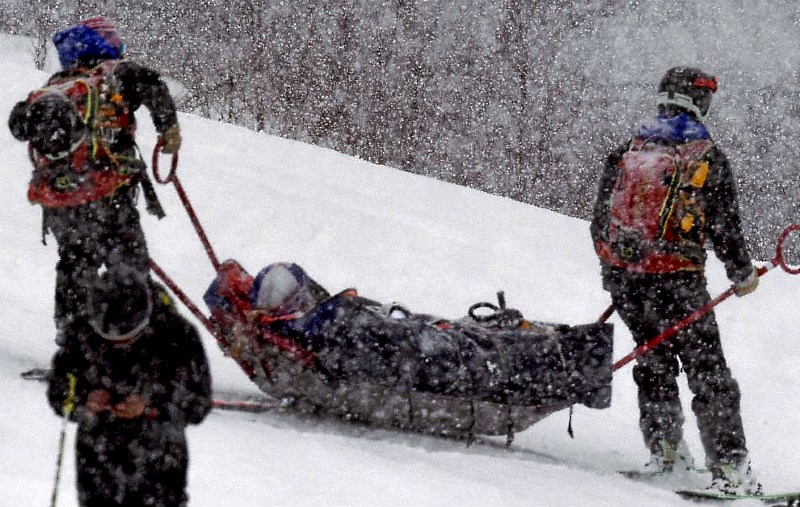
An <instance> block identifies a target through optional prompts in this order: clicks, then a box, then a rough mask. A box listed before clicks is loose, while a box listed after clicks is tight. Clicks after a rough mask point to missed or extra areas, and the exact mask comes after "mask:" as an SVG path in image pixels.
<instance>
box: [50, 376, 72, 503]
mask: <svg viewBox="0 0 800 507" xmlns="http://www.w3.org/2000/svg"><path fill="white" fill-rule="evenodd" d="M67 380H68V382H69V393H68V394H67V399H66V400H64V404H63V405H62V407H61V415H62V416H63V419H64V421H63V422H62V423H61V435H60V436H59V438H58V457H56V477H55V480H54V481H53V494H52V495H50V507H56V502H57V501H58V483H59V482H61V464H62V463H63V462H64V441H65V440H66V438H67V421H68V420H69V416H70V415H71V414H72V411H73V410H74V409H75V389H76V387H77V385H78V378H77V377H76V376H75V375H73V374H72V373H67Z"/></svg>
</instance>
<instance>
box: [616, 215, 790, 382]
mask: <svg viewBox="0 0 800 507" xmlns="http://www.w3.org/2000/svg"><path fill="white" fill-rule="evenodd" d="M799 230H800V224H792V225H790V226H788V227H786V228H785V229H784V230H783V232H781V234H780V236H778V244H777V246H776V247H775V257H774V258H773V259H772V260H771V261H770V262H769V263H768V264H767V265H766V266H761V267H759V268H758V269H757V270H756V274H757V275H758V276H759V277H762V276H764V275H765V274H766V273H767V272H769V271H770V270H771V269H772V268H774V267H776V266H780V267H781V269H783V270H784V271H785V272H787V273H789V274H790V275H796V274H798V273H800V267H798V268H791V267H789V265H787V264H786V259H785V258H784V255H783V244H784V242H785V241H786V238H787V237H788V236H789V234H791V233H792V232H794V231H799ZM735 292H736V289H735V287H733V286H731V287H730V288H729V289H728V290H726V291H725V292H723V293H722V294H720V295H719V296H717V297H715V298H714V299H712V300H711V301H710V302H708V303H707V304H705V305H703V306H701V307H700V308H698V309H697V310H695V311H693V312H692V313H690V314H689V315H687V316H686V317H684V318H683V319H681V320H680V321H678V322H677V323H675V324H673V325H672V326H670V327H668V328H667V329H665V330H664V331H662V332H661V334H659V335H658V336H656V337H655V338H653V339H652V340H650V341H648V342H646V343H645V344H643V345H640V346H639V347H636V349H634V350H633V352H631V353H630V354H628V355H626V356H625V357H623V358H622V359H620V360H619V361H617V362H616V363H614V366H613V371H617V370H618V369H620V368H622V367H623V366H625V365H626V364H628V363H629V362H631V361H632V360H634V359H636V358H637V357H640V356H642V355H644V354H646V353H647V352H648V351H649V350H651V349H652V348H653V347H655V346H656V345H658V344H659V343H661V342H663V341H664V340H667V339H669V338H671V337H672V336H674V335H675V334H676V333H677V332H678V331H680V330H681V329H683V328H685V327H686V326H688V325H689V324H691V323H692V322H694V321H696V320H697V319H699V318H700V317H702V316H704V315H705V314H707V313H708V312H710V311H711V310H712V309H713V308H714V307H715V306H717V305H718V304H720V303H722V302H723V301H725V300H726V299H728V298H729V297H731V296H732V295H733V294H734V293H735ZM612 308H613V307H612ZM609 315H610V313H609Z"/></svg>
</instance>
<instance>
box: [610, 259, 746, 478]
mask: <svg viewBox="0 0 800 507" xmlns="http://www.w3.org/2000/svg"><path fill="white" fill-rule="evenodd" d="M604 283H605V287H606V289H607V290H609V291H610V292H611V297H612V300H613V303H614V307H615V308H616V310H617V312H618V313H619V315H620V317H621V318H622V320H623V321H624V322H625V324H626V325H627V326H628V328H629V329H630V331H631V334H632V335H633V338H634V340H635V341H636V343H637V345H642V344H644V343H646V342H647V341H649V340H651V339H652V338H655V337H656V336H658V335H659V334H660V333H661V332H662V331H664V330H665V329H667V328H668V327H670V326H671V325H672V324H674V323H676V322H678V321H679V320H681V319H682V318H683V317H685V316H687V315H688V314H690V313H691V312H693V311H694V310H696V309H697V308H700V307H701V306H703V305H705V304H706V303H708V302H709V301H710V297H709V295H708V292H707V290H706V282H705V277H704V275H703V274H702V273H698V272H679V273H668V274H657V275H653V274H635V273H627V272H624V271H622V270H617V269H609V270H607V271H606V272H605V273H604ZM679 361H680V363H679ZM681 366H682V367H683V371H685V372H686V376H687V380H688V384H689V389H690V390H691V391H692V393H693V394H694V398H693V399H692V410H693V412H694V414H695V416H696V418H697V424H698V427H699V430H700V437H701V440H702V443H703V447H704V449H705V454H706V464H707V466H709V467H712V468H713V467H715V466H716V465H720V464H733V465H738V464H740V463H741V462H742V461H743V460H745V459H746V456H747V447H746V442H745V437H744V431H743V428H742V419H741V415H740V409H739V400H740V393H739V386H738V384H737V382H736V380H734V379H733V377H732V376H731V371H730V369H729V368H728V365H727V363H726V361H725V356H724V354H723V352H722V344H721V341H720V336H719V328H718V327H717V322H716V319H715V317H714V313H713V312H710V313H708V314H707V315H705V316H704V317H702V318H700V319H699V320H697V321H695V322H694V323H693V324H690V325H689V326H687V327H686V328H684V329H683V330H682V331H681V332H679V333H677V334H676V335H675V336H673V337H672V338H670V339H668V340H667V341H664V342H662V343H661V344H659V345H658V346H657V347H656V348H654V349H653V350H651V351H650V352H648V353H646V354H645V355H644V356H642V357H641V358H639V359H638V363H637V364H636V366H635V367H634V369H633V376H634V380H635V382H636V385H637V386H638V388H639V410H640V421H639V423H640V427H641V430H642V434H643V436H644V440H645V443H646V445H647V446H648V448H649V449H650V450H651V452H655V451H657V449H658V447H657V446H658V442H659V441H660V440H662V439H663V440H666V441H667V442H669V443H671V444H672V445H677V443H678V442H679V441H680V440H681V438H682V437H683V422H684V416H683V411H682V409H681V402H680V398H679V393H678V384H677V380H676V379H677V376H678V374H679V372H680V368H681Z"/></svg>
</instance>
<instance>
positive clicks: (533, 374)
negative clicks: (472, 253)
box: [203, 260, 612, 437]
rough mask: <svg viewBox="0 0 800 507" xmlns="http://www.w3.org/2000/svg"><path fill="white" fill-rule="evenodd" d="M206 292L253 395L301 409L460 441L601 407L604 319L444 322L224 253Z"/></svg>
mask: <svg viewBox="0 0 800 507" xmlns="http://www.w3.org/2000/svg"><path fill="white" fill-rule="evenodd" d="M203 299H204V301H205V302H206V304H207V306H208V307H209V309H210V310H211V319H210V322H211V324H212V327H213V328H214V331H215V334H217V335H218V336H221V337H222V338H223V340H219V343H220V344H221V346H222V348H223V350H224V352H225V353H226V354H227V355H229V356H230V357H232V358H233V359H234V360H236V361H237V363H238V364H239V366H240V367H241V368H242V369H243V370H244V371H245V372H246V373H247V374H248V376H249V377H250V378H251V379H252V380H253V382H255V383H256V384H257V385H258V387H259V388H260V389H261V390H262V391H264V392H265V393H267V394H269V395H271V396H274V397H276V398H281V399H293V400H294V402H295V406H297V407H299V408H301V409H303V410H308V411H310V412H322V413H326V414H332V415H336V416H340V417H342V418H346V419H354V420H358V421H362V422H365V423H367V424H373V425H378V426H395V427H399V428H403V429H412V430H415V431H421V432H425V433H434V434H442V435H449V436H464V437H468V436H470V435H480V434H483V435H508V436H510V435H512V434H513V432H514V431H521V430H524V429H526V428H528V427H529V426H531V425H532V424H534V423H536V422H537V421H539V420H541V419H543V418H544V417H546V416H547V415H549V414H551V413H553V412H556V411H558V410H562V409H564V408H567V407H570V406H571V405H573V404H576V403H581V404H584V405H586V406H588V407H591V408H606V407H608V406H609V405H610V401H611V376H612V359H611V352H612V326H611V325H609V324H602V323H594V324H587V325H581V326H568V325H559V324H547V323H539V322H528V321H526V320H525V319H523V318H522V315H521V314H520V313H519V312H517V311H516V310H511V309H507V308H505V307H504V304H503V303H504V302H503V301H502V300H501V304H500V306H495V305H491V304H488V303H481V304H478V305H473V308H472V309H471V311H470V315H469V316H467V317H465V318H462V319H458V320H447V319H442V318H439V317H435V316H432V315H427V314H419V313H412V312H410V311H408V310H407V309H405V308H403V307H401V306H398V305H382V304H380V303H378V302H375V301H372V300H370V299H367V298H364V297H362V296H360V295H359V294H358V293H357V291H356V290H354V289H348V290H345V291H342V292H340V293H338V294H334V295H330V294H328V292H327V291H326V290H325V289H324V288H323V287H321V286H320V285H319V284H318V283H316V282H315V281H314V280H312V279H311V278H310V277H309V276H308V275H307V274H306V273H305V271H304V270H303V269H302V268H301V267H300V266H298V265H296V264H292V263H275V264H271V265H269V266H267V267H266V268H264V269H263V270H262V271H261V272H260V273H259V274H258V275H257V276H256V277H252V276H251V275H249V274H248V273H247V272H246V271H245V270H244V269H243V268H242V266H240V265H239V264H238V263H237V262H236V261H232V260H229V261H226V262H224V263H222V264H221V265H220V268H219V271H218V276H217V277H216V278H215V279H214V280H213V282H212V283H211V285H210V286H209V288H208V290H207V291H206V293H205V295H204V298H203ZM479 310H480V312H479Z"/></svg>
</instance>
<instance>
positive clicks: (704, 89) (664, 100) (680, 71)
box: [657, 67, 717, 121]
mask: <svg viewBox="0 0 800 507" xmlns="http://www.w3.org/2000/svg"><path fill="white" fill-rule="evenodd" d="M716 91H717V78H716V77H714V76H712V75H710V74H706V73H705V72H703V71H701V70H700V69H695V68H692V67H673V68H671V69H669V70H668V71H667V73H666V74H664V77H663V78H661V82H660V83H659V84H658V99H657V104H658V106H659V112H662V113H664V112H668V111H669V110H670V108H673V107H674V108H677V109H681V110H683V111H686V112H688V113H692V114H694V115H695V116H696V117H697V119H698V120H700V121H703V120H704V119H705V117H706V115H707V114H708V110H709V108H710V107H711V96H712V95H713V94H714V92H716Z"/></svg>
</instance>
